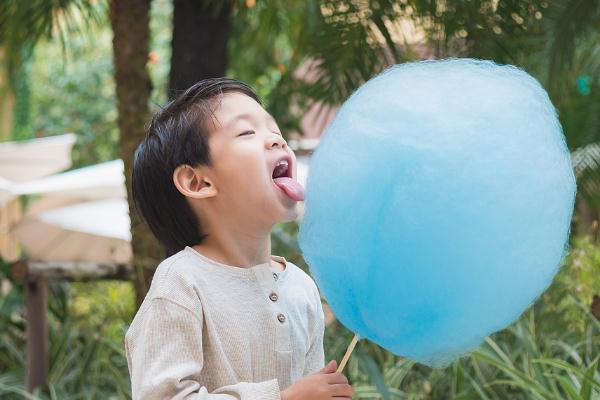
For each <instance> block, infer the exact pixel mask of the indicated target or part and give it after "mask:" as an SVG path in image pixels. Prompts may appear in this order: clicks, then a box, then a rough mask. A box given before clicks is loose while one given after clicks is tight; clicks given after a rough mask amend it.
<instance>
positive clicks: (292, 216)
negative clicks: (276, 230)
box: [276, 202, 299, 223]
mask: <svg viewBox="0 0 600 400" xmlns="http://www.w3.org/2000/svg"><path fill="white" fill-rule="evenodd" d="M298 215H299V211H298V204H297V203H296V202H295V204H294V206H293V207H291V208H289V209H286V210H285V211H284V212H283V213H282V214H281V216H280V217H279V218H278V220H277V222H276V223H280V222H290V221H294V220H296V219H297V218H298Z"/></svg>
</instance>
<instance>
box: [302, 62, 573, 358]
mask: <svg viewBox="0 0 600 400" xmlns="http://www.w3.org/2000/svg"><path fill="white" fill-rule="evenodd" d="M574 198H575V178H574V175H573V170H572V167H571V161H570V158H569V153H568V150H567V147H566V145H565V140H564V136H563V134H562V129H561V126H560V124H559V122H558V119H557V115H556V112H555V109H554V107H553V106H552V104H551V102H550V100H549V98H548V95H547V94H546V92H545V91H544V89H543V88H542V87H541V86H540V84H539V83H538V82H537V81H536V80H535V79H534V78H532V77H531V76H529V75H528V74H527V73H525V72H524V71H523V70H521V69H518V68H516V67H513V66H508V65H506V66H500V65H497V64H494V63H493V62H489V61H481V60H473V59H451V60H443V61H424V62H415V63H407V64H402V65H397V66H393V67H391V68H388V69H387V70H386V71H384V72H383V73H382V74H380V75H379V76H377V77H375V78H373V79H371V80H370V81H368V82H367V83H366V84H364V85H363V86H362V87H361V88H359V89H358V90H357V91H356V92H355V93H354V94H353V95H352V96H351V97H350V98H349V99H348V100H347V101H346V102H345V104H344V105H343V106H342V108H341V109H340V111H339V113H338V115H337V116H336V118H335V120H334V121H333V123H332V124H331V126H330V127H329V128H328V129H327V131H326V132H325V134H324V136H323V137H322V139H321V143H320V144H319V147H318V148H317V150H316V151H315V153H314V155H313V157H312V160H311V164H310V175H309V177H308V181H307V190H306V201H305V215H304V218H303V221H302V223H301V226H300V246H301V249H302V251H303V253H304V257H305V259H306V261H307V262H308V264H309V266H310V269H311V272H312V274H313V276H314V277H315V280H316V281H317V284H318V285H319V287H320V289H321V291H322V292H323V294H324V296H325V298H326V300H327V301H328V303H329V305H330V306H331V308H332V310H333V312H334V314H335V315H336V316H337V318H338V319H339V320H340V321H341V322H342V323H343V324H344V325H345V326H346V327H348V328H349V329H351V330H352V331H354V332H356V333H357V334H358V335H360V336H361V337H363V338H368V339H370V340H371V341H373V342H375V343H377V344H379V345H381V346H382V347H384V348H386V349H387V350H389V351H391V352H393V353H395V354H397V355H402V356H405V357H409V358H412V359H414V360H416V361H418V362H420V363H422V364H426V365H429V366H434V367H443V366H445V365H447V364H448V363H450V362H451V361H453V360H454V359H456V358H457V357H460V356H461V355H463V354H465V353H466V352H468V351H469V350H472V349H473V348H475V347H477V346H478V345H479V344H480V343H481V342H482V341H483V339H484V338H485V336H487V335H489V334H490V333H492V332H495V331H498V330H500V329H503V328H504V327H506V326H507V325H508V324H510V323H511V322H512V321H514V320H515V319H516V318H517V317H519V315H520V314H521V313H522V312H523V311H524V310H525V309H526V308H527V307H528V306H529V305H530V304H531V303H532V302H533V301H534V300H535V299H536V298H537V297H538V296H539V295H540V294H541V293H542V291H543V290H544V289H545V288H547V287H548V286H549V284H550V283H551V281H552V278H553V276H554V274H555V273H556V272H557V269H558V268H559V265H560V262H561V260H562V258H563V256H564V253H565V251H566V248H567V247H566V246H567V240H568V236H569V227H570V221H571V217H572V212H573V205H574Z"/></svg>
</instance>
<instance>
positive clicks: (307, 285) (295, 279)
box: [286, 260, 321, 305]
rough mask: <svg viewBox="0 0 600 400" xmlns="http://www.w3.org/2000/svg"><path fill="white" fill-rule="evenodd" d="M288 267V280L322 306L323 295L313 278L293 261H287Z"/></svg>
mask: <svg viewBox="0 0 600 400" xmlns="http://www.w3.org/2000/svg"><path fill="white" fill-rule="evenodd" d="M286 261H287V260H286ZM286 266H287V268H289V269H290V270H289V271H288V280H289V281H290V283H291V284H292V285H294V286H295V287H301V288H302V289H304V290H305V291H306V292H307V294H308V295H309V296H310V298H311V299H312V301H313V302H315V303H318V304H319V305H320V304H321V294H320V293H319V289H318V287H317V284H316V283H315V281H314V280H313V278H312V277H311V276H310V275H309V274H307V273H306V272H305V271H304V270H303V269H302V268H300V267H298V266H297V265H296V264H294V263H293V262H291V261H287V263H286Z"/></svg>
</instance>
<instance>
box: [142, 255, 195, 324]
mask: <svg viewBox="0 0 600 400" xmlns="http://www.w3.org/2000/svg"><path fill="white" fill-rule="evenodd" d="M197 270H198V265H197V261H195V260H194V259H193V258H192V257H190V255H189V254H188V253H187V252H186V251H184V250H182V251H180V252H178V253H176V254H174V255H172V256H170V257H168V258H166V259H164V260H163V261H162V262H161V263H160V264H159V265H158V266H157V267H156V270H155V271H154V276H153V278H152V283H151V284H150V289H149V290H148V294H147V295H146V299H145V300H144V302H148V303H150V302H152V301H154V300H158V299H162V300H167V301H169V302H171V303H175V304H178V305H180V306H182V307H185V308H187V309H189V310H191V311H192V312H194V313H195V314H197V315H200V313H201V307H200V296H199V292H198V279H197Z"/></svg>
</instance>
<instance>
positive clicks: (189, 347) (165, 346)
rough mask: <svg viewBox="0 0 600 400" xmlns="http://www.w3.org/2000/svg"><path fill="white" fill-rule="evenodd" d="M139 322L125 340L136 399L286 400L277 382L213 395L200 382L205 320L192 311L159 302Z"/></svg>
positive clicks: (239, 386) (222, 390)
mask: <svg viewBox="0 0 600 400" xmlns="http://www.w3.org/2000/svg"><path fill="white" fill-rule="evenodd" d="M139 322H140V324H139V325H138V326H136V329H135V330H133V331H132V330H131V329H130V331H128V332H127V335H126V338H125V346H126V354H127V361H128V365H129V373H130V375H131V389H132V398H133V400H136V399H144V400H151V399H161V400H162V399H194V400H280V393H279V386H278V383H277V379H272V380H270V381H265V382H260V383H247V382H241V383H237V384H233V385H229V386H224V387H221V388H218V389H216V390H214V391H212V392H211V393H209V392H208V390H207V389H206V387H204V386H203V385H202V383H201V382H200V372H201V371H202V368H203V367H204V357H203V353H202V316H199V315H197V313H196V312H193V311H191V310H190V309H189V308H187V307H185V306H183V305H181V304H178V303H177V302H174V301H172V300H170V299H167V298H154V299H153V300H152V301H151V303H150V305H149V307H148V309H146V311H145V314H144V316H143V319H141V320H140V321H139ZM215 367H217V366H215ZM215 367H212V368H215Z"/></svg>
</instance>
